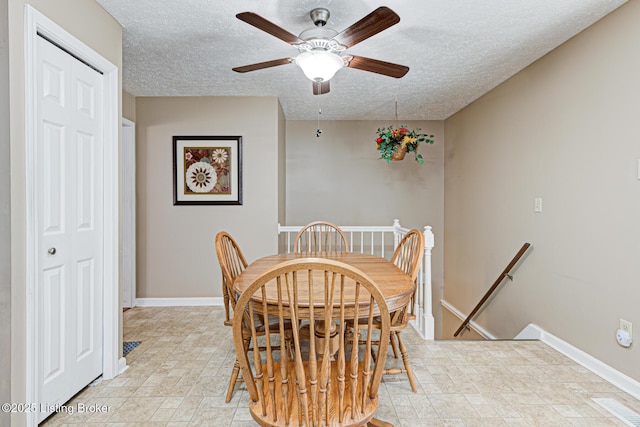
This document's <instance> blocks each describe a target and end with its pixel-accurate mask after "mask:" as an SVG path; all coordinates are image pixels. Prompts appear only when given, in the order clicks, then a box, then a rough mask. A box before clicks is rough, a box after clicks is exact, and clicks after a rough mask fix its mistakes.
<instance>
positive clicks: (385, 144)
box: [376, 125, 433, 165]
mask: <svg viewBox="0 0 640 427" xmlns="http://www.w3.org/2000/svg"><path fill="white" fill-rule="evenodd" d="M420 130H421V129H420V128H416V129H415V130H411V131H410V130H409V129H407V127H406V126H404V125H403V126H400V127H393V126H389V127H387V128H379V129H378V138H377V139H376V147H377V148H378V151H380V158H381V159H385V160H386V161H387V163H390V162H391V160H402V159H403V158H404V155H405V154H406V153H407V151H411V152H413V153H414V154H415V157H416V162H418V163H420V164H421V165H422V164H424V159H423V158H422V154H420V153H418V146H419V145H420V143H421V142H424V143H425V144H433V135H427V134H424V133H418V132H419V131H420Z"/></svg>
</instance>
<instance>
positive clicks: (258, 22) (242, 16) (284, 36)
mask: <svg viewBox="0 0 640 427" xmlns="http://www.w3.org/2000/svg"><path fill="white" fill-rule="evenodd" d="M236 18H238V19H239V20H241V21H244V22H246V23H247V24H249V25H253V26H254V27H256V28H257V29H259V30H262V31H264V32H266V33H269V34H271V35H272V36H274V37H277V38H279V39H280V40H283V41H285V42H287V43H289V44H300V43H304V40H302V39H301V38H300V37H298V36H296V35H295V34H291V33H290V32H289V31H287V30H285V29H284V28H282V27H279V26H277V25H276V24H274V23H273V22H271V21H267V20H266V19H264V18H263V17H262V16H260V15H258V14H257V13H253V12H242V13H238V14H237V15H236Z"/></svg>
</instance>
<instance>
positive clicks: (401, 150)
mask: <svg viewBox="0 0 640 427" xmlns="http://www.w3.org/2000/svg"><path fill="white" fill-rule="evenodd" d="M405 154H407V146H406V145H405V146H403V147H398V149H397V150H396V151H395V152H394V153H393V155H392V156H391V160H403V159H404V155H405Z"/></svg>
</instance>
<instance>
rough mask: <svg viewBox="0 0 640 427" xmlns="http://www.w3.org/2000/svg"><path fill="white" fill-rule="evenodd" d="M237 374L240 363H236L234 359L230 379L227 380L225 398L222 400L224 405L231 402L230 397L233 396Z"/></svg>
mask: <svg viewBox="0 0 640 427" xmlns="http://www.w3.org/2000/svg"><path fill="white" fill-rule="evenodd" d="M238 374H240V363H238V359H236V363H234V364H233V371H231V378H229V387H228V388H227V398H226V399H225V400H224V401H225V403H229V402H230V401H231V397H232V396H233V389H234V387H235V386H236V381H237V380H238Z"/></svg>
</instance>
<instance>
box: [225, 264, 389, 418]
mask: <svg viewBox="0 0 640 427" xmlns="http://www.w3.org/2000/svg"><path fill="white" fill-rule="evenodd" d="M309 295H311V296H312V298H309ZM325 307H329V308H330V309H326V308H325ZM243 311H246V312H248V313H250V322H249V329H250V335H251V337H252V339H253V340H255V339H256V338H257V336H258V333H259V328H258V326H259V325H260V324H263V323H264V320H263V319H261V318H263V316H264V315H263V314H261V313H267V312H268V313H270V314H271V315H272V316H273V317H277V318H278V326H277V327H278V328H279V329H280V331H282V330H283V328H284V325H285V322H287V321H288V320H289V319H290V321H291V322H292V323H293V324H297V323H298V322H299V321H301V320H303V319H305V320H309V321H310V328H311V336H312V337H313V336H315V335H316V332H317V331H316V327H315V324H316V322H318V321H321V322H324V325H327V324H329V322H335V324H336V327H337V328H338V330H339V333H338V334H337V336H336V339H337V341H338V342H337V348H332V349H333V350H335V357H334V358H332V357H325V358H318V357H317V356H316V343H315V340H313V339H312V340H310V342H309V351H308V358H305V357H303V356H306V354H304V353H305V352H302V351H301V343H300V336H299V333H298V331H297V330H296V329H293V357H292V358H289V356H288V354H287V353H286V352H281V353H280V359H277V358H276V357H274V352H273V350H272V349H271V345H270V341H269V338H268V337H269V332H270V331H271V329H270V328H271V326H269V327H268V328H267V331H266V335H265V337H266V346H265V347H266V351H265V352H263V354H262V357H261V355H260V354H259V353H258V352H254V358H253V361H252V362H250V361H249V358H248V356H247V355H246V354H245V353H243V352H242V350H243V346H244V337H245V334H244V331H243V318H242V317H241V316H238V315H237V314H236V315H235V316H234V318H233V339H234V344H235V346H236V351H237V353H238V357H239V361H240V368H241V369H242V375H243V377H244V378H245V382H246V385H247V390H248V391H249V399H250V401H249V409H250V412H251V415H252V417H253V418H254V420H255V421H256V422H258V423H259V424H260V425H261V426H285V425H291V426H301V425H304V426H320V425H331V426H338V425H340V426H343V427H346V426H362V425H367V424H370V425H390V424H388V423H384V422H382V421H379V420H375V419H373V417H374V415H375V413H376V411H377V409H378V388H379V386H380V380H381V378H382V372H383V369H384V362H385V359H386V353H387V349H388V344H389V340H388V338H387V339H384V337H388V335H389V322H390V315H389V310H388V308H387V304H386V303H385V301H384V297H383V295H382V294H381V292H380V290H379V289H378V287H377V286H376V285H375V284H374V283H373V282H371V281H370V280H369V279H368V278H367V277H366V276H364V275H363V273H361V272H360V271H359V270H356V269H355V268H353V267H350V266H349V265H347V264H344V263H342V262H339V261H333V260H328V259H318V258H300V259H295V260H291V261H286V262H283V263H281V264H278V265H276V266H274V267H272V268H271V269H269V270H267V271H266V272H264V273H263V274H261V275H260V276H259V277H258V278H256V280H255V281H254V282H253V283H252V284H251V285H250V286H249V288H247V290H246V291H244V292H243V293H242V295H241V296H240V298H239V299H238V302H237V305H236V313H240V312H243ZM258 313H260V314H258ZM378 315H379V316H380V319H381V320H380V322H379V328H380V333H381V334H382V337H383V340H382V342H381V343H380V345H379V346H378V347H377V352H376V351H372V350H375V349H374V348H373V347H374V345H373V343H374V341H373V337H372V332H371V331H372V329H373V328H369V329H368V330H367V333H366V335H365V336H363V337H361V338H360V339H361V340H362V342H363V343H364V345H363V348H359V346H358V345H356V346H355V347H354V346H353V342H354V341H355V342H356V343H358V335H357V334H356V335H355V338H353V339H352V340H351V341H347V340H346V339H345V333H344V332H345V329H346V324H347V322H348V321H351V322H353V321H354V320H355V321H357V319H358V318H366V319H368V322H369V324H372V323H373V322H374V317H375V316H378ZM256 325H258V326H256ZM322 341H323V343H322V344H320V345H319V346H320V347H322V349H323V351H322V353H323V354H325V355H327V354H330V350H329V348H330V341H331V340H328V339H324V340H322ZM372 355H375V357H372ZM303 359H304V360H303ZM332 359H335V360H332Z"/></svg>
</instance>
